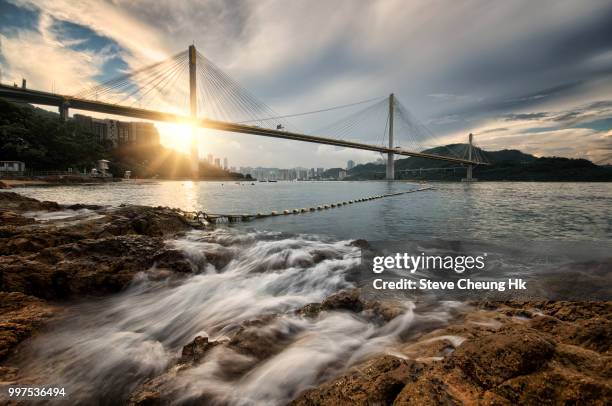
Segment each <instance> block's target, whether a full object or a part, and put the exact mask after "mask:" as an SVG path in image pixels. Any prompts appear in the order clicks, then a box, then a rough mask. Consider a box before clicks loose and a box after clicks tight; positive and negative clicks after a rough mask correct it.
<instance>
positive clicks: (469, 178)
mask: <svg viewBox="0 0 612 406" xmlns="http://www.w3.org/2000/svg"><path fill="white" fill-rule="evenodd" d="M468 142H469V145H468V160H470V161H471V160H472V148H474V146H473V143H474V135H473V134H472V133H470V135H469V136H468ZM473 168H474V165H471V164H469V165H468V167H467V174H466V176H465V178H463V179H461V181H462V182H475V181H477V179H475V178H473V177H472V169H473Z"/></svg>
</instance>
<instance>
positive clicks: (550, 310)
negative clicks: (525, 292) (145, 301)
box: [0, 192, 612, 405]
mask: <svg viewBox="0 0 612 406" xmlns="http://www.w3.org/2000/svg"><path fill="white" fill-rule="evenodd" d="M65 212H70V213H73V215H74V216H75V217H76V218H78V220H71V221H61V222H58V221H53V220H49V219H53V218H54V217H53V214H54V213H55V214H58V215H59V214H61V213H65ZM75 217H71V219H72V218H75ZM200 227H203V226H201V225H199V224H198V223H196V222H193V221H191V220H189V219H188V218H186V217H185V216H183V215H182V214H180V213H178V212H177V211H174V210H171V209H168V208H164V207H157V208H153V207H144V206H125V207H116V208H109V207H103V206H96V205H73V206H63V205H59V204H57V203H54V202H41V201H38V200H35V199H30V198H26V197H23V196H20V195H18V194H15V193H11V192H2V193H0V382H2V383H11V382H15V383H20V381H19V376H20V371H19V370H18V369H17V367H16V366H15V363H14V362H13V360H15V359H17V358H19V355H20V353H24V352H26V351H27V350H28V341H29V338H31V337H35V336H37V335H38V334H42V333H43V332H44V331H45V329H46V328H48V327H49V326H52V325H53V324H54V323H55V322H56V321H57V320H61V319H62V313H63V311H64V310H63V309H64V307H65V304H66V303H69V302H73V301H75V300H84V299H87V298H89V297H99V296H108V295H112V294H115V293H117V292H120V291H122V290H124V289H125V288H126V287H127V286H128V285H129V284H130V282H131V281H132V280H133V278H134V277H135V276H136V275H137V274H138V273H141V272H148V271H149V270H151V269H154V270H155V275H152V277H160V275H162V276H163V277H170V278H181V277H184V276H187V275H190V274H192V273H193V272H196V271H197V270H196V269H194V266H193V264H192V262H191V261H190V260H189V258H187V257H186V256H185V254H184V252H183V251H180V250H178V249H174V248H171V247H169V246H168V245H167V244H165V243H164V242H165V241H166V240H167V239H169V238H174V237H177V236H180V235H182V234H185V233H187V232H189V231H190V230H193V229H194V228H200ZM204 255H205V256H206V260H207V261H209V262H210V263H213V264H217V265H224V264H226V263H227V262H228V258H226V257H224V256H223V255H222V254H221V253H219V252H206V253H204ZM428 305H429V304H427V303H416V304H415V306H416V308H415V309H414V310H415V311H417V310H419V309H421V308H427V306H428ZM406 311H407V309H406V306H405V304H402V303H395V302H384V301H372V300H366V299H364V298H363V296H362V295H361V294H360V291H359V290H356V289H350V290H344V291H341V292H338V293H335V294H333V295H331V296H329V297H328V298H326V299H325V300H323V301H321V303H311V304H308V305H306V306H304V307H302V308H300V309H298V310H297V311H293V312H292V316H298V317H300V318H303V319H304V320H306V321H307V320H315V319H317V318H319V317H322V315H325V314H329V313H332V312H344V313H347V314H350V315H351V316H352V317H356V318H360V319H366V320H368V321H370V322H371V323H373V324H375V325H378V326H385V325H391V324H392V323H394V321H396V320H397V319H398V318H400V316H401V315H402V314H403V313H405V312H406ZM282 317H283V315H282V314H269V315H266V316H261V317H258V318H255V319H252V320H247V321H244V322H241V323H238V324H237V325H236V326H235V327H234V328H233V329H231V331H230V333H229V334H228V336H227V338H225V339H219V340H211V339H209V338H208V337H206V336H198V337H196V338H195V339H194V340H193V341H191V342H188V343H185V345H184V346H183V348H182V351H181V352H180V353H179V354H176V357H175V358H174V360H173V362H171V363H170V365H168V366H167V368H166V369H165V372H162V373H161V374H158V375H157V376H152V377H150V378H149V379H148V380H146V381H144V382H143V383H141V384H139V385H138V386H137V387H136V388H135V389H134V390H133V391H132V393H131V394H130V395H129V397H128V402H129V403H130V404H133V405H164V404H170V403H172V402H174V401H176V399H178V398H180V397H181V396H182V395H183V393H181V390H182V387H181V385H177V382H180V381H181V378H182V377H185V376H191V377H193V376H195V375H194V374H196V371H198V367H199V366H201V365H202V364H203V362H205V360H206V359H207V357H211V356H213V355H214V354H220V353H221V352H222V351H224V352H223V353H224V354H233V357H231V358H227V362H226V364H225V365H223V368H221V370H222V371H223V374H224V377H223V378H224V379H225V380H227V381H232V380H235V381H239V380H240V379H242V378H243V377H244V376H245V375H247V374H248V373H249V371H251V370H252V369H253V368H254V367H255V366H257V365H262V364H263V363H265V362H266V361H267V360H269V359H271V358H272V357H274V356H275V355H277V354H279V353H280V352H281V351H284V350H286V349H287V348H289V347H290V346H291V345H292V343H293V342H294V339H295V337H296V335H297V333H298V332H297V331H294V330H292V329H283V328H279V325H282V323H278V320H279V319H280V318H282ZM611 344H612V302H503V303H501V302H478V303H470V304H465V305H463V306H461V308H460V309H457V310H456V311H455V315H454V317H453V319H452V320H451V321H450V322H448V323H444V325H440V324H436V323H431V325H430V326H428V327H427V326H426V328H422V329H419V330H417V331H415V332H414V333H404V334H402V336H401V342H400V343H399V344H397V345H396V346H395V347H394V348H392V349H390V350H389V349H387V350H385V351H384V353H378V354H374V355H371V356H368V357H364V358H363V359H360V360H358V361H357V362H356V363H354V364H353V365H352V366H350V367H349V368H348V369H347V368H342V367H341V366H338V365H329V368H328V369H327V370H325V371H320V373H319V378H318V385H317V386H313V387H312V388H310V389H307V390H305V391H302V392H300V393H292V394H291V396H290V397H291V398H292V399H293V400H292V402H291V403H292V404H295V405H343V404H347V405H348V404H362V405H371V404H396V405H403V404H419V405H420V404H431V405H435V404H450V405H454V404H457V405H459V404H491V405H511V404H512V405H513V404H585V405H586V404H589V405H590V404H601V405H605V404H610V402H611V400H612V383H611V382H612V353H611ZM222 360H223V359H221V361H219V362H222ZM330 371H331V372H330ZM195 385H197V381H196V383H195ZM198 393H199V394H198V396H197V397H196V398H190V399H188V400H189V401H193V402H194V403H199V404H207V403H211V402H217V403H223V400H220V398H219V397H218V394H217V393H215V391H214V390H207V389H205V388H203V389H201V390H200V391H199V392H198Z"/></svg>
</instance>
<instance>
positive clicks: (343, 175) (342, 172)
mask: <svg viewBox="0 0 612 406" xmlns="http://www.w3.org/2000/svg"><path fill="white" fill-rule="evenodd" d="M344 178H346V171H345V170H344V169H340V170H339V171H338V180H342V179H344Z"/></svg>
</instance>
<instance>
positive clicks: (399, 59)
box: [0, 0, 612, 166]
mask: <svg viewBox="0 0 612 406" xmlns="http://www.w3.org/2000/svg"><path fill="white" fill-rule="evenodd" d="M7 4H9V3H7V2H6V1H5V0H0V7H2V10H3V11H4V10H5V9H9V8H11V10H13V11H11V13H13V14H15V13H16V14H20V13H22V14H23V15H24V16H26V17H24V22H23V23H19V24H17V27H14V26H11V28H10V35H9V34H7V33H8V31H6V32H3V31H2V29H1V28H0V33H2V35H4V36H3V37H2V38H1V39H2V51H3V57H4V60H6V61H8V66H9V69H8V72H7V71H6V70H5V69H3V76H4V77H5V78H6V77H7V75H9V74H10V76H11V77H15V78H17V79H18V78H20V77H21V76H27V77H28V83H31V84H32V85H34V84H36V85H37V86H40V87H42V88H43V89H49V87H50V83H52V82H53V81H54V80H55V81H56V83H57V84H58V85H57V86H58V87H59V88H61V89H69V88H71V87H75V86H74V83H77V81H78V82H79V83H81V82H88V81H89V83H93V82H96V81H99V80H103V79H105V78H108V72H112V71H122V70H128V69H129V70H133V69H136V68H138V67H140V66H145V65H148V64H150V63H152V62H154V61H158V60H161V59H164V58H166V57H168V56H170V55H173V54H175V53H176V52H178V51H180V50H182V49H185V48H186V46H187V45H188V44H191V43H192V42H195V43H196V46H197V47H198V49H199V51H200V52H201V53H203V54H204V55H205V56H206V57H208V58H209V59H211V60H213V61H214V62H215V63H216V64H217V65H218V66H220V67H221V68H222V69H223V70H224V71H226V72H227V73H228V74H229V75H230V76H232V77H233V78H235V79H237V80H238V81H239V82H240V83H241V84H242V85H244V86H245V87H246V88H248V89H249V90H250V91H251V92H252V93H254V94H255V95H257V96H258V97H259V98H260V99H262V100H264V101H266V103H267V104H269V105H271V106H272V107H273V108H274V109H275V110H276V111H278V112H279V113H282V114H288V113H295V112H301V111H308V110H314V109H317V108H320V107H324V106H333V105H337V104H345V103H350V102H354V101H356V100H362V99H367V98H369V97H374V96H379V95H380V96H384V95H386V94H389V93H391V92H394V93H395V94H396V96H397V97H398V98H399V99H400V100H402V102H403V103H404V104H405V105H406V106H408V107H409V108H410V110H411V111H413V112H414V114H415V115H416V116H417V117H419V118H420V120H421V121H422V122H426V123H428V125H429V126H430V128H431V130H432V131H433V132H434V133H436V134H437V135H438V136H439V137H440V138H441V139H443V140H452V139H456V140H461V141H463V140H464V138H465V135H466V134H467V133H468V132H470V131H472V132H475V133H477V134H482V137H483V138H484V137H486V140H491V142H493V140H495V139H496V137H497V138H498V141H499V143H501V142H503V140H506V141H508V142H509V143H510V142H513V141H515V140H514V139H508V138H505V137H506V136H508V135H509V134H515V135H517V134H519V133H520V134H521V135H522V136H524V137H525V138H529V137H534V140H537V139H543V138H542V137H543V136H542V134H548V133H549V132H554V131H564V130H568V131H574V134H575V136H576V137H585V139H586V142H588V143H590V142H591V141H592V140H593V138H592V134H591V133H590V132H585V131H582V130H580V129H577V128H573V127H579V126H583V127H580V128H587V126H588V125H589V124H588V123H589V122H592V121H593V120H601V119H604V118H606V117H610V111H609V110H607V109H608V107H609V106H606V105H605V103H606V99H607V96H609V94H610V93H611V92H612V82H611V81H610V80H609V79H610V74H611V72H612V45H611V44H610V43H609V41H608V40H607V38H610V37H611V36H612V4H610V3H609V2H607V1H603V0H602V1H598V0H593V1H588V2H575V1H571V0H558V1H548V0H543V1H541V2H537V3H535V4H534V3H533V2H530V1H527V0H524V1H520V0H517V1H513V2H502V3H496V4H495V5H494V6H491V5H490V4H489V3H488V2H486V1H483V0H469V1H465V2H453V1H435V2H430V3H427V4H426V5H425V4H422V3H418V2H408V3H407V2H404V1H400V0H388V1H376V2H365V1H364V2H358V1H351V0H345V1H335V2H326V1H323V0H315V1H310V2H286V1H281V0H262V1H223V0H209V1H196V0H185V1H181V2H158V1H146V0H135V1H123V0H114V1H104V2H101V1H94V0H82V1H78V2H75V1H69V0H11V3H10V4H16V5H17V6H18V7H17V11H15V7H9V6H6V5H7ZM19 10H25V11H19ZM525 10H529V12H525ZM28 13H29V14H28ZM28 15H30V16H32V15H34V16H35V18H34V21H36V24H35V25H33V24H32V23H31V21H32V18H31V17H27V16H28ZM28 18H29V20H28ZM15 20H17V19H15ZM3 21H4V20H2V17H0V22H3ZM28 21H30V22H29V23H28ZM58 22H59V27H58ZM468 22H469V23H468ZM71 24H74V25H71ZM4 26H6V27H8V25H5V24H4V23H3V24H0V27H4ZM37 32H38V33H37ZM101 44H105V47H100V45H101ZM26 48H28V49H27V50H26V51H24V53H25V54H26V55H25V60H24V61H21V60H20V59H21V58H22V56H21V55H20V50H21V49H26ZM76 50H79V52H76ZM37 56H38V60H37V59H36V57H37ZM44 61H50V62H52V63H53V66H51V63H44ZM0 63H3V68H4V67H5V64H6V63H4V62H2V59H0ZM66 91H67V90H66ZM595 103H604V105H600V106H595V105H594V104H595ZM336 113H337V114H338V115H337V116H335V117H332V115H322V116H321V118H318V116H308V117H305V118H303V119H301V120H296V124H297V127H299V128H317V127H322V126H324V125H325V124H327V123H328V122H330V121H334V119H338V118H340V115H341V114H344V113H345V112H344V111H338V112H336ZM336 113H334V114H336ZM544 113H550V115H549V116H544V115H543V116H538V114H544ZM504 117H505V118H504ZM528 118H529V119H528ZM602 123H603V124H602ZM605 123H606V122H600V123H599V124H598V125H599V126H602V125H605ZM495 128H497V129H499V128H507V130H503V131H502V130H498V131H492V130H493V129H495ZM587 129H588V130H590V131H595V133H597V132H601V131H603V130H606V129H605V128H598V129H597V130H595V129H593V128H590V129H589V128H587ZM381 131H382V128H381ZM487 131H489V132H487ZM561 134H565V133H557V135H559V138H558V140H559V141H558V142H559V143H561V142H565V141H568V140H567V138H566V137H565V136H563V135H561ZM544 138H546V137H544ZM222 139H226V140H231V142H236V143H238V145H240V147H241V148H231V149H225V148H224V147H223V146H222V144H223V143H222V142H218V143H215V144H214V145H213V144H211V145H209V148H211V149H212V150H213V152H214V153H215V154H217V153H218V154H219V155H224V154H227V155H228V157H230V160H231V161H233V162H240V163H242V164H249V163H255V162H259V163H261V164H263V162H262V161H263V160H264V159H269V160H270V161H269V162H268V163H267V165H268V166H270V165H273V164H276V165H283V166H290V165H293V164H294V162H295V161H296V159H297V160H299V161H300V162H301V163H300V165H303V166H321V165H324V166H339V165H341V164H342V165H343V162H342V161H344V160H345V158H346V156H345V155H343V154H344V152H342V154H340V153H339V152H338V151H336V150H333V151H334V152H332V150H329V151H328V150H326V149H323V150H319V149H318V147H317V146H314V145H309V144H296V143H291V142H280V141H277V140H269V139H265V138H253V137H248V136H240V135H227V136H226V138H222ZM521 139H522V138H521ZM546 139H547V138H546ZM553 140H554V137H552V138H550V139H548V141H549V142H552V141H553ZM521 142H522V141H521ZM568 142H569V141H568ZM234 145H236V144H234ZM521 145H522V144H521ZM525 145H526V147H528V148H531V147H532V144H530V143H526V144H525ZM508 147H511V145H508ZM562 148H565V147H564V146H562V145H560V144H559V149H558V150H559V151H561V149H562ZM568 148H570V149H571V148H574V149H575V148H577V147H576V145H575V143H571V146H570V147H568ZM574 149H572V150H566V149H564V151H566V152H564V153H565V154H567V155H568V156H575V155H576V154H579V153H585V152H584V150H583V149H575V150H574ZM253 150H258V151H265V153H262V154H252V153H251V151H253ZM347 153H350V151H349V152H347ZM353 153H354V155H355V156H360V157H361V155H359V154H360V152H358V151H354V152H353ZM296 157H297V158H296ZM363 159H365V156H364V158H363Z"/></svg>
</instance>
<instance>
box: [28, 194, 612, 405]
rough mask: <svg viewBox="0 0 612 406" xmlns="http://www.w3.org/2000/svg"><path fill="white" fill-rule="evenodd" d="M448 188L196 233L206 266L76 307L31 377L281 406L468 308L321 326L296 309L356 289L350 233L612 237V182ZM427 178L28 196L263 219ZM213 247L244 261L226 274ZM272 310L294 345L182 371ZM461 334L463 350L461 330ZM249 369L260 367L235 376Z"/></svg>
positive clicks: (79, 396)
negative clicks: (194, 352)
mask: <svg viewBox="0 0 612 406" xmlns="http://www.w3.org/2000/svg"><path fill="white" fill-rule="evenodd" d="M434 186H435V190H429V191H423V192H417V193H411V194H404V195H400V196H395V197H388V198H384V199H379V200H373V201H368V202H363V203H357V204H353V205H347V206H342V207H340V208H336V209H330V210H325V211H316V212H310V213H304V214H300V215H288V216H278V217H272V218H266V219H262V220H257V221H253V222H249V223H237V224H231V225H230V226H229V227H219V228H217V229H215V230H210V231H194V232H191V233H189V234H188V235H186V236H184V237H181V238H179V239H176V240H172V241H168V242H167V244H168V245H169V246H172V247H174V248H178V249H180V250H183V251H184V252H185V253H186V255H187V257H188V258H189V259H190V261H191V262H192V264H193V266H194V267H195V268H196V269H197V272H194V274H193V275H192V276H189V277H186V278H182V279H174V278H163V277H160V275H158V273H157V271H156V270H155V269H152V270H149V271H148V272H145V273H142V274H140V275H138V277H137V278H136V279H135V280H134V281H133V283H132V284H131V286H130V287H129V288H128V289H126V290H125V291H124V292H122V293H120V294H118V295H114V296H111V297H107V298H103V299H99V300H91V301H87V302H85V303H75V304H70V305H69V306H68V307H67V311H66V316H65V317H64V318H63V319H62V320H60V321H58V322H56V324H54V325H52V326H50V328H49V331H48V332H47V333H45V334H42V335H40V336H38V338H37V339H35V340H33V341H32V342H31V343H29V346H30V350H29V351H28V352H27V353H26V354H27V355H25V356H24V357H23V358H22V359H21V370H22V374H23V375H22V378H23V379H25V380H27V381H32V382H39V383H45V384H61V385H64V386H66V387H67V390H68V391H69V393H71V394H72V395H71V396H72V397H71V399H72V400H73V401H74V402H81V403H84V404H91V403H101V404H116V403H118V402H119V401H121V400H125V399H126V397H127V396H128V395H129V393H130V392H131V391H133V390H134V389H135V388H136V387H137V386H138V385H139V384H141V383H142V382H144V381H145V380H146V379H147V378H148V377H152V376H158V375H160V374H163V373H166V375H165V378H163V379H161V380H160V381H159V382H158V384H157V388H158V389H159V390H161V391H162V392H164V393H165V394H169V395H168V396H169V397H170V398H171V399H173V400H174V402H176V403H181V402H188V401H190V400H193V399H202V396H204V399H207V400H208V401H209V402H211V403H220V404H227V403H229V404H247V405H250V404H257V405H259V404H261V405H268V404H283V403H286V402H287V401H289V400H290V399H292V398H293V397H295V396H296V395H297V394H298V393H299V392H300V391H302V390H304V389H306V388H308V387H309V386H312V385H315V384H317V383H319V382H321V381H322V380H324V379H325V378H329V376H332V375H333V374H335V373H338V372H340V371H342V370H343V369H344V368H346V367H348V366H350V365H352V364H354V363H355V362H357V361H359V360H362V359H364V358H366V357H367V356H368V355H371V354H374V353H379V352H385V351H393V345H394V343H396V342H397V341H398V340H399V339H400V337H405V336H406V334H415V333H417V332H418V331H424V330H431V329H433V328H435V327H437V326H441V325H444V324H445V323H447V322H448V321H449V320H450V319H451V318H452V317H453V315H454V314H455V313H456V312H457V311H461V309H462V308H463V305H461V304H460V303H458V302H438V303H435V304H434V305H432V306H429V307H427V308H426V309H419V310H417V309H416V308H415V306H414V304H413V303H412V302H410V301H404V302H403V303H402V304H401V306H402V307H403V308H404V312H403V314H401V315H400V316H398V317H396V318H395V319H393V320H392V321H390V322H388V323H380V322H375V321H373V320H372V319H369V318H366V317H361V316H359V315H356V314H350V313H343V312H324V313H322V314H321V315H320V316H319V317H316V318H314V319H310V318H304V317H301V316H299V315H296V314H295V313H293V310H296V309H299V308H300V307H302V306H304V305H306V304H308V303H311V302H320V301H321V300H323V299H324V298H325V297H327V296H329V295H330V294H332V293H334V292H337V291H339V290H341V289H343V288H347V287H351V286H353V282H351V280H352V279H351V270H352V269H353V268H355V266H356V265H357V263H358V262H359V250H358V249H357V248H356V247H354V246H352V245H351V244H350V240H354V239H358V238H361V239H367V240H407V239H411V240H415V239H421V240H431V239H441V240H462V239H478V240H487V241H497V242H499V243H502V244H503V243H504V241H508V242H510V241H511V240H513V239H516V237H517V236H520V238H522V239H525V240H566V241H569V240H571V241H578V240H580V241H582V242H583V243H584V242H586V243H593V244H595V243H597V244H601V243H609V241H610V240H612V219H611V216H610V214H611V212H610V210H611V207H612V185H610V184H580V183H572V184H568V183H564V184H561V183H478V184H469V185H466V184H434ZM417 187H418V185H415V184H409V183H386V182H303V183H302V182H294V183H281V182H279V183H254V184H251V183H250V182H249V183H242V184H236V183H233V182H229V183H227V182H225V183H220V182H201V183H192V182H152V183H137V182H126V183H120V184H109V185H98V186H67V187H54V188H23V189H17V190H16V191H17V192H19V193H23V194H25V195H28V196H32V197H35V198H38V199H42V200H53V201H58V202H60V203H95V204H108V205H118V204H121V203H129V204H146V205H164V206H172V207H180V208H182V209H185V210H204V211H207V212H210V213H256V212H269V211H271V210H277V211H282V210H284V209H292V208H302V207H311V206H317V205H321V204H327V203H334V202H338V201H344V200H352V199H355V198H360V197H365V196H370V195H375V194H383V193H388V192H395V191H402V190H410V189H414V188H417ZM64 214H65V215H71V213H64ZM75 214H76V215H78V216H82V217H84V218H87V216H89V215H92V213H88V212H86V211H80V212H78V213H75ZM93 214H94V215H95V213H93ZM33 215H34V216H38V217H37V218H39V219H40V220H43V221H75V220H74V219H71V218H67V219H62V213H56V214H54V215H53V216H48V215H47V216H45V215H42V214H37V213H34V214H33ZM205 252H206V253H209V254H210V253H214V254H215V255H219V256H225V257H227V258H230V261H229V263H227V265H224V266H221V267H215V266H214V265H213V264H211V263H209V262H207V261H206V258H205V257H204V255H203V254H204V253H205ZM162 276H163V275H162ZM266 314H278V315H280V316H278V317H276V318H275V319H273V321H271V322H270V323H269V324H266V325H265V326H263V327H259V328H260V331H259V332H260V334H264V335H268V336H271V337H275V338H276V339H277V340H281V341H283V343H284V344H283V349H282V351H280V352H278V353H276V354H273V355H272V356H271V357H269V358H267V359H265V360H263V361H261V362H256V360H254V359H252V358H251V357H248V356H245V355H243V354H239V353H237V352H235V351H233V350H231V349H229V348H228V347H226V346H218V347H215V348H214V349H213V350H211V352H210V353H209V354H208V355H207V357H206V358H205V360H204V361H203V362H202V363H200V364H198V365H197V366H196V367H194V368H191V369H187V370H185V371H176V370H174V369H172V365H173V363H174V362H175V360H176V358H177V356H179V355H180V351H181V348H182V347H183V346H184V345H185V344H187V343H189V342H190V341H191V340H192V339H193V338H194V337H196V336H198V335H204V336H208V337H210V339H211V340H223V339H224V338H226V337H231V336H232V334H233V333H235V331H236V330H237V328H238V326H239V323H240V322H242V321H246V320H253V319H256V318H258V317H261V316H262V315H266ZM253 328H258V327H253ZM279 337H280V338H279ZM450 339H451V341H453V342H455V343H456V345H458V344H459V343H460V342H461V339H462V338H461V337H450ZM22 353H23V352H22ZM169 368H170V371H171V372H166V371H168V370H169ZM237 369H238V370H241V369H242V370H246V371H247V372H246V373H243V374H237V373H236V372H235V371H236V370H237Z"/></svg>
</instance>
